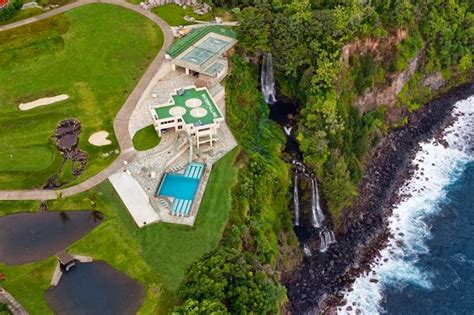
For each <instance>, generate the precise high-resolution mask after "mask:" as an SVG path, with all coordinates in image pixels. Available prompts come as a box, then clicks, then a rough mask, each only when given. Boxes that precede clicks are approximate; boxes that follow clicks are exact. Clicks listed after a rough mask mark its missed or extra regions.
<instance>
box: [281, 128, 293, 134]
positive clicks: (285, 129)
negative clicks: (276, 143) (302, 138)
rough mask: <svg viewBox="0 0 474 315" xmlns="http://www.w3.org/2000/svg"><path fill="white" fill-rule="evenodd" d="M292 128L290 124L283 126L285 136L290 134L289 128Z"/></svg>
mask: <svg viewBox="0 0 474 315" xmlns="http://www.w3.org/2000/svg"><path fill="white" fill-rule="evenodd" d="M292 129H293V127H292V126H283V130H284V131H285V134H286V135H287V136H291V130H292Z"/></svg>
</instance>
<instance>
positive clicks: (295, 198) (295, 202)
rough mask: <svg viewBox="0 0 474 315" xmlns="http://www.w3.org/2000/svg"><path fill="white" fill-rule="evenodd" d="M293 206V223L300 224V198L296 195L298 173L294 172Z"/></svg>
mask: <svg viewBox="0 0 474 315" xmlns="http://www.w3.org/2000/svg"><path fill="white" fill-rule="evenodd" d="M293 206H294V208H295V225H296V226H298V225H300V198H299V196H298V173H296V172H295V182H294V187H293Z"/></svg>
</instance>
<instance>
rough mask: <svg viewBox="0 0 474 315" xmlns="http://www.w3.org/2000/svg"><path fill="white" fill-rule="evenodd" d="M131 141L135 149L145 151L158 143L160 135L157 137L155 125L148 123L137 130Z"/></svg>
mask: <svg viewBox="0 0 474 315" xmlns="http://www.w3.org/2000/svg"><path fill="white" fill-rule="evenodd" d="M132 141H133V146H134V147H135V149H136V150H138V151H145V150H150V149H153V148H154V147H156V146H157V145H158V144H159V143H160V137H158V134H157V133H156V130H155V127H154V126H153V125H150V126H147V127H145V128H143V129H140V130H138V131H137V133H136V134H135V135H134V136H133V139H132Z"/></svg>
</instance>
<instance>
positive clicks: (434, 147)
mask: <svg viewBox="0 0 474 315" xmlns="http://www.w3.org/2000/svg"><path fill="white" fill-rule="evenodd" d="M453 115H454V116H455V117H456V120H455V122H454V124H453V125H452V126H450V127H448V128H446V130H444V134H443V138H444V139H445V140H446V142H447V143H448V144H449V146H447V147H445V146H443V145H442V144H440V143H439V142H438V141H437V140H435V139H431V140H430V141H427V142H425V143H422V144H421V149H420V150H419V151H418V152H417V154H416V156H415V158H414V160H413V161H412V163H414V164H416V165H418V169H417V170H416V171H415V174H414V175H413V176H412V178H411V179H410V180H409V181H407V182H406V183H405V185H404V186H403V187H401V188H400V190H399V194H400V195H401V196H404V198H403V200H402V201H401V202H400V203H399V204H397V205H395V208H394V209H393V214H392V216H391V217H390V218H389V229H390V231H391V233H392V235H393V236H392V237H391V238H390V239H389V244H388V246H387V247H386V248H384V249H383V250H382V251H381V255H380V258H378V259H377V260H376V261H375V262H374V263H373V264H372V266H371V272H370V273H369V274H366V275H363V276H360V277H359V278H357V280H356V281H355V283H354V284H353V286H352V289H351V290H347V291H346V292H345V294H344V299H345V301H346V303H345V305H343V306H341V307H339V308H338V313H339V314H355V313H359V312H360V313H361V314H384V313H388V314H474V96H471V97H469V98H468V99H466V100H463V101H459V102H457V103H456V104H455V107H454V110H453Z"/></svg>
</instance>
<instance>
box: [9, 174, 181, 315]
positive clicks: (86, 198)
mask: <svg viewBox="0 0 474 315" xmlns="http://www.w3.org/2000/svg"><path fill="white" fill-rule="evenodd" d="M38 206H39V204H38V203H37V202H33V201H2V202H0V215H5V214H9V213H14V212H20V211H36V210H37V208H38ZM48 207H49V210H70V211H73V210H77V209H94V210H99V211H101V212H102V213H103V214H104V216H105V220H104V222H102V224H101V225H99V226H98V227H97V228H96V229H94V230H93V231H92V232H91V233H90V234H88V235H87V236H86V237H84V238H83V239H82V240H80V241H79V242H77V243H75V244H73V245H72V246H70V247H69V248H68V250H69V251H71V252H72V253H77V254H82V255H88V256H92V257H93V258H94V259H96V260H105V261H107V262H108V263H109V264H111V265H112V266H114V267H115V268H117V269H118V270H121V271H122V272H124V273H126V274H127V275H129V276H130V277H132V278H134V279H136V280H137V281H139V282H141V283H142V284H143V285H145V288H146V295H145V302H144V305H143V307H142V308H141V313H143V314H150V313H163V312H164V310H165V309H167V308H168V307H169V306H170V305H169V303H170V300H169V294H168V292H167V291H166V290H165V289H164V288H162V285H161V284H160V283H161V281H160V279H159V277H158V275H157V273H156V272H155V270H153V269H152V267H151V266H150V265H149V264H147V263H146V261H145V260H144V259H143V258H142V256H141V252H142V248H141V246H140V243H139V242H138V241H137V240H136V238H135V237H134V235H133V232H134V231H136V230H137V229H136V227H135V224H134V222H133V220H132V219H131V217H130V216H129V214H128V212H127V210H126V208H125V206H124V205H123V204H122V203H121V201H120V198H119V197H118V195H117V194H116V193H115V191H114V189H113V187H112V185H111V184H110V183H108V182H105V183H103V184H101V185H99V186H98V187H96V188H94V189H92V190H90V191H88V192H86V193H82V194H79V195H76V196H74V197H70V198H67V199H60V200H55V201H50V202H48ZM55 261H56V259H55V258H53V257H51V258H47V259H45V260H42V261H39V262H36V263H31V264H26V265H22V266H5V265H2V264H0V269H1V270H2V272H3V273H4V274H5V277H6V280H5V281H4V282H2V287H4V288H5V289H6V290H7V291H9V292H10V293H11V294H12V295H13V296H15V298H16V299H17V300H18V301H19V302H20V303H21V304H22V305H23V306H24V307H25V308H26V309H27V310H28V311H29V312H31V313H32V314H50V313H51V310H50V309H49V307H48V306H47V304H46V301H45V300H44V297H43V292H44V290H46V289H47V288H48V287H49V283H50V281H51V277H52V275H53V271H54V268H55V264H56V263H55ZM171 302H172V301H171Z"/></svg>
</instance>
